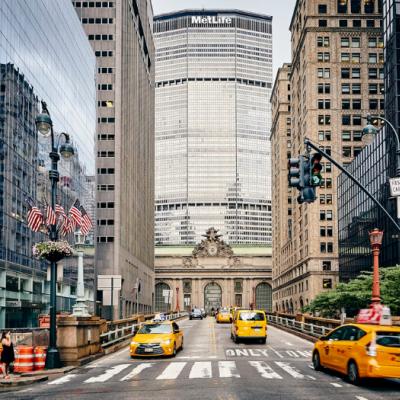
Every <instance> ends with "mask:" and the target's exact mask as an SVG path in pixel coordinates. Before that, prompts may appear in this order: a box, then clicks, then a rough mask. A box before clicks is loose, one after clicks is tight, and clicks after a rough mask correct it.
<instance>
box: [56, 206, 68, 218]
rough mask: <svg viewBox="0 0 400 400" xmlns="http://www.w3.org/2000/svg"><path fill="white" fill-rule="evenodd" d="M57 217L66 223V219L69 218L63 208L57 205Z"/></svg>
mask: <svg viewBox="0 0 400 400" xmlns="http://www.w3.org/2000/svg"><path fill="white" fill-rule="evenodd" d="M56 215H57V217H58V218H60V219H61V220H62V221H64V220H65V218H67V214H65V211H64V208H63V206H60V205H59V204H56Z"/></svg>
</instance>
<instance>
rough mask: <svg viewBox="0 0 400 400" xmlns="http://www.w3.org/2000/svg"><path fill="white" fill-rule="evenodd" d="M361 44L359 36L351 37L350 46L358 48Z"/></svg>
mask: <svg viewBox="0 0 400 400" xmlns="http://www.w3.org/2000/svg"><path fill="white" fill-rule="evenodd" d="M360 45H361V39H360V38H359V37H352V38H351V47H353V48H356V49H359V48H360Z"/></svg>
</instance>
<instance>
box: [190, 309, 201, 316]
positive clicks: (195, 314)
mask: <svg viewBox="0 0 400 400" xmlns="http://www.w3.org/2000/svg"><path fill="white" fill-rule="evenodd" d="M189 319H203V314H202V312H201V310H200V308H193V309H192V311H191V312H190V314H189Z"/></svg>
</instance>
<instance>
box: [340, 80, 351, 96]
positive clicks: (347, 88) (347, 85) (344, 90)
mask: <svg viewBox="0 0 400 400" xmlns="http://www.w3.org/2000/svg"><path fill="white" fill-rule="evenodd" d="M342 94H350V83H342Z"/></svg>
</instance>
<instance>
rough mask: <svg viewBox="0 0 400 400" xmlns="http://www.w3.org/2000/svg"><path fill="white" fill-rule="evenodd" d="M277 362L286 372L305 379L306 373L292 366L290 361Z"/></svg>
mask: <svg viewBox="0 0 400 400" xmlns="http://www.w3.org/2000/svg"><path fill="white" fill-rule="evenodd" d="M275 364H276V365H278V366H279V367H281V368H282V369H283V370H284V371H285V372H287V373H288V374H289V375H291V376H293V378H296V379H303V378H304V375H303V374H301V373H300V372H299V371H297V369H296V368H294V367H292V366H291V365H290V364H289V363H286V362H282V361H275Z"/></svg>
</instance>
